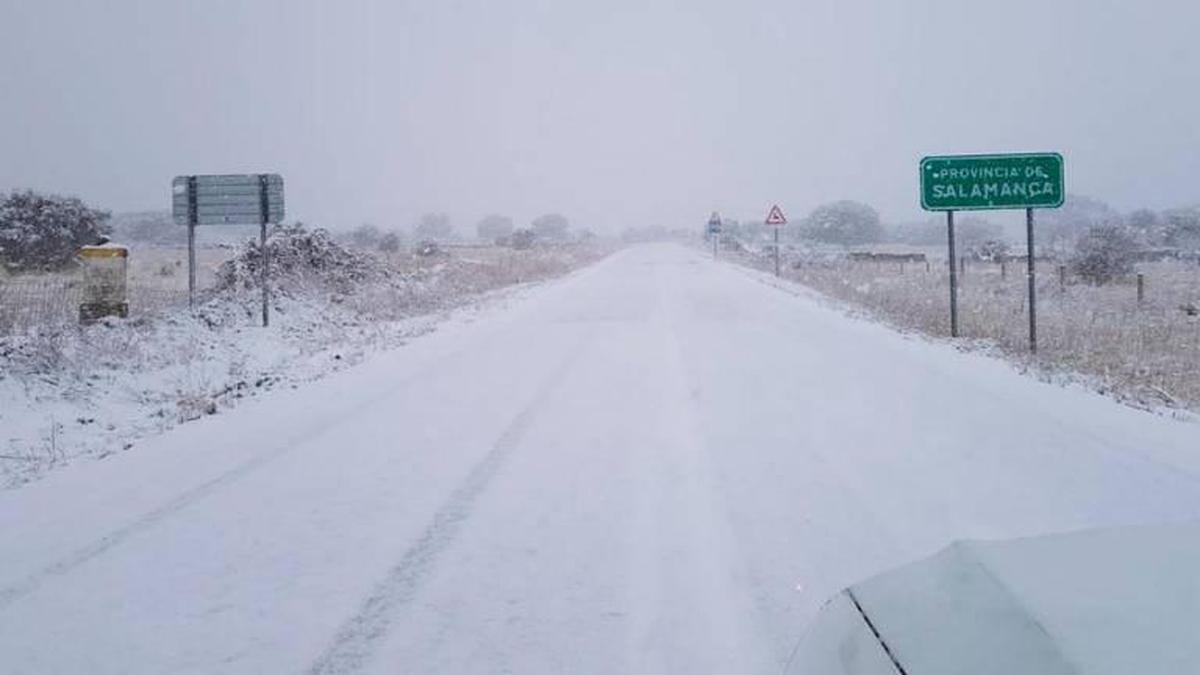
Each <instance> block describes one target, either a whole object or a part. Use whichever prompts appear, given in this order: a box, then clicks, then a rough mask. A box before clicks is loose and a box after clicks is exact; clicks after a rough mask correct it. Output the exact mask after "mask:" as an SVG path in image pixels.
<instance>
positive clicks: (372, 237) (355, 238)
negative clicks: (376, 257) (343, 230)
mask: <svg viewBox="0 0 1200 675" xmlns="http://www.w3.org/2000/svg"><path fill="white" fill-rule="evenodd" d="M382 236H383V235H382V234H381V233H380V232H379V228H378V227H375V226H374V225H372V224H370V223H363V224H362V225H359V226H358V227H356V228H354V229H353V230H350V233H349V234H347V235H346V241H348V242H349V243H350V245H351V246H355V247H358V248H361V249H372V248H375V247H377V246H379V239H380V237H382Z"/></svg>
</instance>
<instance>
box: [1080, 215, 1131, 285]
mask: <svg viewBox="0 0 1200 675" xmlns="http://www.w3.org/2000/svg"><path fill="white" fill-rule="evenodd" d="M1136 253H1137V243H1136V242H1135V241H1134V240H1133V236H1132V235H1131V234H1130V233H1129V230H1128V229H1126V228H1125V227H1123V226H1121V225H1115V224H1109V225H1100V226H1098V227H1093V228H1091V229H1090V230H1088V232H1087V234H1085V235H1084V236H1082V237H1080V239H1079V242H1078V243H1077V244H1076V246H1075V254H1074V255H1073V256H1072V257H1071V271H1073V272H1074V273H1075V274H1076V275H1077V276H1078V277H1079V278H1081V279H1083V280H1084V281H1086V282H1088V283H1090V284H1094V285H1097V286H1098V285H1101V284H1106V283H1108V282H1110V281H1112V280H1113V279H1115V278H1117V277H1119V276H1123V275H1126V274H1129V273H1130V272H1132V271H1133V263H1134V257H1135V254H1136Z"/></svg>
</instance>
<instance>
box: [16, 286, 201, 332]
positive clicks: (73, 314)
mask: <svg viewBox="0 0 1200 675" xmlns="http://www.w3.org/2000/svg"><path fill="white" fill-rule="evenodd" d="M127 297H128V300H129V315H130V316H131V317H141V316H149V315H152V314H156V313H160V312H163V311H166V310H170V309H174V308H179V307H186V306H187V302H188V292H187V288H179V287H178V285H166V284H154V283H147V282H139V281H133V280H131V282H130V283H129V284H128V286H127ZM82 298H83V280H82V279H81V278H80V276H79V275H76V274H46V275H18V276H12V277H0V335H13V334H17V333H22V332H26V331H28V330H30V329H33V328H43V327H54V326H62V325H66V324H70V323H75V322H78V321H79V305H80V303H81V302H82Z"/></svg>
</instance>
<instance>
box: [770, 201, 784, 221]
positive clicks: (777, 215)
mask: <svg viewBox="0 0 1200 675" xmlns="http://www.w3.org/2000/svg"><path fill="white" fill-rule="evenodd" d="M767 224H768V225H787V218H784V217H783V211H782V210H781V209H780V208H779V205H778V204H776V205H775V206H772V207H771V212H770V213H768V214H767Z"/></svg>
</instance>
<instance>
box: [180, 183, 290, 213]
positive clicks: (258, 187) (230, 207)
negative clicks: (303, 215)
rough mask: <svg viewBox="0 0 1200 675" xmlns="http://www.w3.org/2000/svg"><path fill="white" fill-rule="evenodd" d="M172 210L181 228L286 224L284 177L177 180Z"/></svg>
mask: <svg viewBox="0 0 1200 675" xmlns="http://www.w3.org/2000/svg"><path fill="white" fill-rule="evenodd" d="M171 207H172V209H171V210H172V213H173V215H174V217H175V222H176V223H179V224H180V225H187V224H188V223H191V224H193V225H254V224H260V223H278V222H280V221H282V220H283V177H282V176H280V175H279V174H277V173H251V174H234V175H222V176H176V177H175V180H174V181H172V182H171Z"/></svg>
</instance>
